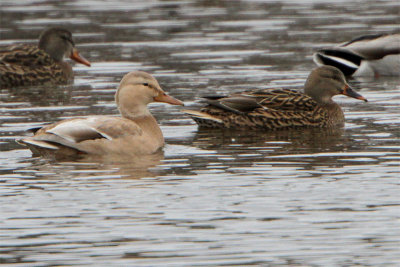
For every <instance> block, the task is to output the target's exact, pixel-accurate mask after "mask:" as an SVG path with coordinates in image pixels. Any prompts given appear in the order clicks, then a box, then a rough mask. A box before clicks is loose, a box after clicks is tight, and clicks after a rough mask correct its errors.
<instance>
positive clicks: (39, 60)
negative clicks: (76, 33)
mask: <svg viewBox="0 0 400 267" xmlns="http://www.w3.org/2000/svg"><path fill="white" fill-rule="evenodd" d="M0 62H2V63H3V64H13V65H20V66H42V65H50V64H53V63H54V60H53V59H52V58H51V57H50V56H49V55H48V54H47V53H46V52H44V51H43V50H41V49H39V48H38V47H36V46H33V45H14V46H9V47H5V48H2V49H0Z"/></svg>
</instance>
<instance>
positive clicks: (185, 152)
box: [0, 0, 400, 266]
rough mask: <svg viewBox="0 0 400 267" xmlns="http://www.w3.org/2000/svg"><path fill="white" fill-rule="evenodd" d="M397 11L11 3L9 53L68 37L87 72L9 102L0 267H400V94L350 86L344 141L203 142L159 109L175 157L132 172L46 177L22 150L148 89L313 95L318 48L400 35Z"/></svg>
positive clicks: (5, 16)
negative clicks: (133, 90)
mask: <svg viewBox="0 0 400 267" xmlns="http://www.w3.org/2000/svg"><path fill="white" fill-rule="evenodd" d="M399 11H400V4H399V2H398V1H376V0H374V1H341V0H336V1H322V0H320V1H318V0H307V1H290V0H288V1H261V0H254V1H252V0H246V1H213V0H203V1H200V0H199V1H195V0H187V1H155V0H154V1H122V0H121V1H94V0H92V1H91V0H87V1H83V0H77V1H34V0H24V1H9V0H3V1H2V2H1V14H0V22H1V23H0V36H1V41H0V46H2V45H9V44H12V43H16V42H32V41H35V40H36V39H37V36H38V34H39V33H40V31H41V30H42V29H43V28H45V27H48V26H55V25H57V26H58V25H63V26H65V27H67V28H69V29H70V30H71V31H72V32H73V34H74V36H75V40H76V43H77V45H78V48H79V49H80V51H81V53H82V54H83V55H84V56H85V57H87V58H88V59H89V60H91V61H92V62H93V65H92V67H91V68H87V67H85V66H82V65H76V66H75V67H74V70H75V74H76V78H75V83H74V84H73V85H70V86H60V87H51V88H44V87H36V88H14V89H3V90H1V91H0V92H1V94H0V96H1V101H0V111H1V113H0V172H1V173H0V175H1V178H0V181H1V184H0V196H1V197H0V207H1V208H0V214H1V217H0V240H1V242H0V263H3V264H9V265H11V264H15V265H18V266H54V265H58V266H59V265H63V266H64V265H78V266H83V265H95V266H182V265H187V266H194V265H263V266H355V265H361V266H399V265H400V257H399V255H400V249H399V247H400V201H399V198H398V196H399V193H400V183H399V176H400V175H399V173H400V167H399V158H400V155H399V149H400V142H399V135H400V134H399V125H400V119H399V113H400V107H399V104H398V103H399V100H400V91H399V89H400V85H399V77H393V78H389V77H384V78H379V79H373V78H365V79H358V80H355V79H353V80H350V83H351V84H352V86H354V87H356V88H358V89H359V91H360V93H361V94H362V95H364V96H365V97H366V98H368V100H369V102H368V103H363V102H361V101H357V100H354V99H349V98H345V97H336V101H338V102H339V103H340V104H341V105H342V107H343V109H344V111H345V114H346V126H345V128H344V129H338V130H335V131H321V130H307V131H304V130H301V131H279V132H226V131H225V132H224V131H205V130H201V131H199V130H198V129H197V127H196V125H195V124H194V123H193V121H191V120H190V119H189V118H188V117H186V116H185V115H183V114H182V113H181V112H180V108H179V107H175V106H167V105H163V104H152V105H151V111H152V113H153V114H154V115H155V116H156V118H157V119H158V121H159V123H160V125H161V127H162V130H163V133H164V135H165V138H166V142H167V145H166V147H165V149H164V152H163V154H157V155H153V156H150V157H147V158H143V159H141V160H140V161H135V162H98V161H95V162H93V161H89V160H86V161H85V160H83V161H78V162H48V161H46V160H44V159H41V158H32V157H31V154H30V152H29V150H27V149H25V148H23V147H21V146H19V145H18V144H16V143H15V142H14V139H15V138H19V137H21V136H24V135H26V133H25V130H26V129H28V128H31V127H34V126H37V125H41V124H43V123H48V122H54V121H58V120H60V119H64V118H69V117H75V116H79V115H88V114H115V113H117V110H116V107H115V104H114V100H113V97H114V92H115V88H116V86H117V84H118V82H119V80H120V79H121V77H122V76H123V75H124V74H125V73H127V72H128V71H131V70H144V71H148V72H151V73H152V74H154V76H155V77H156V78H157V79H158V80H159V82H160V84H161V85H162V87H163V88H164V89H165V90H166V91H168V92H169V93H170V94H171V95H173V96H174V97H177V98H179V99H181V100H184V101H185V104H186V106H187V107H189V108H196V107H198V106H199V103H198V102H197V100H199V97H200V96H202V95H207V94H210V93H211V94H214V93H217V94H225V93H229V92H236V91H241V90H246V89H253V88H269V87H288V88H301V87H302V85H303V83H304V81H305V78H306V77H307V75H308V73H309V71H310V70H311V69H312V68H313V67H314V65H313V63H312V60H311V55H312V53H313V51H315V50H316V49H318V48H322V47H326V46H329V45H332V44H336V43H340V42H343V41H346V40H349V39H351V38H352V37H354V36H357V35H360V34H368V33H381V32H387V31H388V32H390V31H393V30H396V29H397V30H398V28H399V24H400V21H399Z"/></svg>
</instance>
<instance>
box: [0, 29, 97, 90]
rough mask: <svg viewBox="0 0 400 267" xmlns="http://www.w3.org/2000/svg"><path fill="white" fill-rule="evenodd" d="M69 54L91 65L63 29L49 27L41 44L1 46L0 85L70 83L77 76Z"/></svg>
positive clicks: (80, 61)
mask: <svg viewBox="0 0 400 267" xmlns="http://www.w3.org/2000/svg"><path fill="white" fill-rule="evenodd" d="M64 57H69V58H71V59H73V60H75V61H76V62H79V63H81V64H84V65H86V66H90V62H89V61H87V60H86V59H85V58H84V57H82V56H81V55H79V52H78V50H76V48H75V43H74V41H73V40H72V34H71V32H69V31H68V30H66V29H63V28H50V29H48V30H45V31H44V32H43V33H42V34H41V35H40V37H39V44H38V46H36V45H30V44H24V45H13V46H10V47H6V48H1V49H0V88H8V87H15V86H29V85H47V84H67V83H69V82H72V81H73V79H74V73H73V71H72V67H71V65H69V64H68V63H67V62H65V61H63V59H64Z"/></svg>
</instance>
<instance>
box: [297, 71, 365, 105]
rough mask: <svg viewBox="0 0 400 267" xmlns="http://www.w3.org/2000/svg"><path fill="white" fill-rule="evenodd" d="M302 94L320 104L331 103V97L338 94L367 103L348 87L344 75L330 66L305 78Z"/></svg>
mask: <svg viewBox="0 0 400 267" xmlns="http://www.w3.org/2000/svg"><path fill="white" fill-rule="evenodd" d="M304 92H305V93H306V94H307V95H309V96H311V97H312V98H313V99H314V100H315V101H317V102H318V103H320V104H329V103H332V97H333V96H335V95H340V94H342V95H346V96H349V97H353V98H356V99H360V100H364V101H365V102H367V99H366V98H364V97H363V96H362V95H360V94H358V93H357V92H356V91H354V90H353V89H352V88H351V87H350V86H349V84H348V83H347V82H346V78H345V77H344V74H343V73H342V72H341V71H340V70H339V69H338V68H336V67H332V66H321V67H318V68H316V69H314V70H313V71H312V72H311V73H310V75H309V76H308V78H307V81H306V84H305V86H304Z"/></svg>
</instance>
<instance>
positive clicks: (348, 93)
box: [342, 84, 368, 102]
mask: <svg viewBox="0 0 400 267" xmlns="http://www.w3.org/2000/svg"><path fill="white" fill-rule="evenodd" d="M342 90H343V92H342V94H344V95H346V96H349V97H352V98H355V99H360V100H364V101H365V102H368V100H367V99H366V98H365V97H363V96H362V95H360V94H359V93H357V92H356V91H354V90H353V88H351V87H350V85H348V84H346V85H345V86H344V87H343V88H342Z"/></svg>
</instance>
